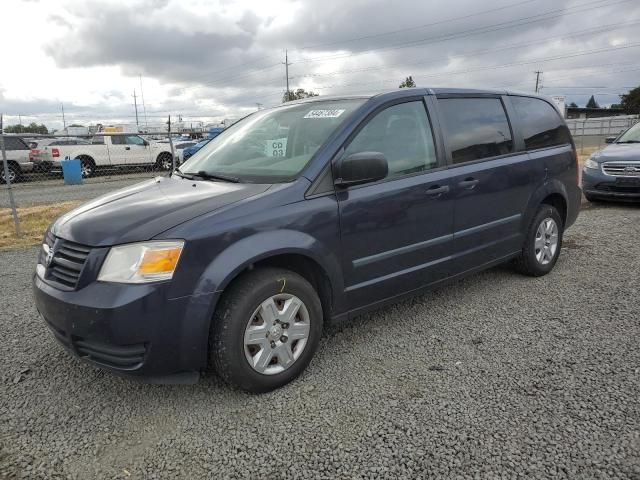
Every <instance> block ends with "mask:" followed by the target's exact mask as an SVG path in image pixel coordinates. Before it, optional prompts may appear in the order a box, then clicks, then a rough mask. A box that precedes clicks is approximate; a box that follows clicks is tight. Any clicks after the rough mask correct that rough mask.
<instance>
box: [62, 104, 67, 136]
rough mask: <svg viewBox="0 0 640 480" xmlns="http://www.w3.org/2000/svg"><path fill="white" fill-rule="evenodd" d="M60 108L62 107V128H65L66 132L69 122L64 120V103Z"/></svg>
mask: <svg viewBox="0 0 640 480" xmlns="http://www.w3.org/2000/svg"><path fill="white" fill-rule="evenodd" d="M60 106H61V107H62V127H63V130H66V129H67V121H66V120H65V119H64V103H61V104H60Z"/></svg>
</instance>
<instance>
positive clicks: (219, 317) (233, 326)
mask: <svg viewBox="0 0 640 480" xmlns="http://www.w3.org/2000/svg"><path fill="white" fill-rule="evenodd" d="M321 335H322V307H321V304H320V299H319V298H318V295H317V293H316V291H315V290H314V288H313V287H312V286H311V284H309V282H307V280H305V279H304V278H303V277H301V276H300V275H298V274H296V273H294V272H291V271H288V270H283V269H277V268H262V269H258V270H255V271H252V272H249V273H246V274H244V275H243V276H242V277H240V278H239V279H238V280H236V281H235V282H234V283H233V285H232V286H231V288H230V289H229V291H227V292H226V293H225V294H224V296H223V298H222V299H221V300H220V304H219V305H218V307H217V309H216V312H215V314H214V318H213V325H212V327H211V334H210V342H209V344H210V345H209V350H210V353H209V355H210V360H211V363H212V364H213V366H214V367H215V369H216V371H217V373H218V375H220V376H221V377H222V378H223V379H224V380H225V381H226V382H227V383H230V384H232V385H234V386H237V387H239V388H241V389H243V390H246V391H248V392H252V393H262V392H268V391H270V390H273V389H276V388H278V387H281V386H283V385H286V384H287V383H289V382H291V381H292V380H293V379H294V378H296V377H297V376H298V375H300V373H302V371H303V370H304V369H305V368H306V367H307V365H308V364H309V362H310V361H311V358H312V357H313V354H314V353H315V351H316V349H317V347H318V343H319V341H320V336H321Z"/></svg>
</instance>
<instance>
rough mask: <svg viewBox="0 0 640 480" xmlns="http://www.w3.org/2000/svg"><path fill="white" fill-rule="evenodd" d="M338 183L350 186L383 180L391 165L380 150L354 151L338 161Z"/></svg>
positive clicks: (342, 185) (341, 185) (340, 185)
mask: <svg viewBox="0 0 640 480" xmlns="http://www.w3.org/2000/svg"><path fill="white" fill-rule="evenodd" d="M337 170H338V171H337V177H338V178H337V179H336V182H335V183H336V185H337V186H339V187H348V186H350V185H360V184H362V183H369V182H376V181H378V180H382V179H383V178H384V177H386V176H387V174H388V173H389V165H388V164H387V159H386V158H385V156H384V154H382V153H380V152H359V153H352V154H351V155H349V156H348V157H346V158H343V159H341V160H340V162H339V163H338V169H337Z"/></svg>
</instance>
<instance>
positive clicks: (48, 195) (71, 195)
mask: <svg viewBox="0 0 640 480" xmlns="http://www.w3.org/2000/svg"><path fill="white" fill-rule="evenodd" d="M156 175H165V173H163V172H132V173H125V174H123V175H109V176H104V177H96V178H90V179H88V180H85V181H84V183H83V184H82V185H65V184H64V183H63V181H62V179H60V178H52V179H49V180H42V181H30V182H25V183H17V184H15V185H14V186H13V195H14V198H15V201H16V204H17V205H18V207H29V206H31V205H40V204H45V205H46V204H53V203H58V202H68V201H71V200H90V199H92V198H95V197H99V196H100V195H104V194H105V193H109V192H111V191H113V190H118V189H120V188H124V187H128V186H129V185H133V184H135V183H138V182H142V181H144V180H146V179H148V178H153V177H154V176H156ZM9 206H10V204H9V195H8V194H7V192H6V187H5V186H4V185H2V191H1V192H0V208H8V207H9Z"/></svg>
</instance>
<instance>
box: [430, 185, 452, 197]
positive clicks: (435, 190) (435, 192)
mask: <svg viewBox="0 0 640 480" xmlns="http://www.w3.org/2000/svg"><path fill="white" fill-rule="evenodd" d="M448 191H449V185H433V186H431V187H429V188H427V195H429V196H431V197H439V196H440V195H442V194H443V193H447V192H448Z"/></svg>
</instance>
